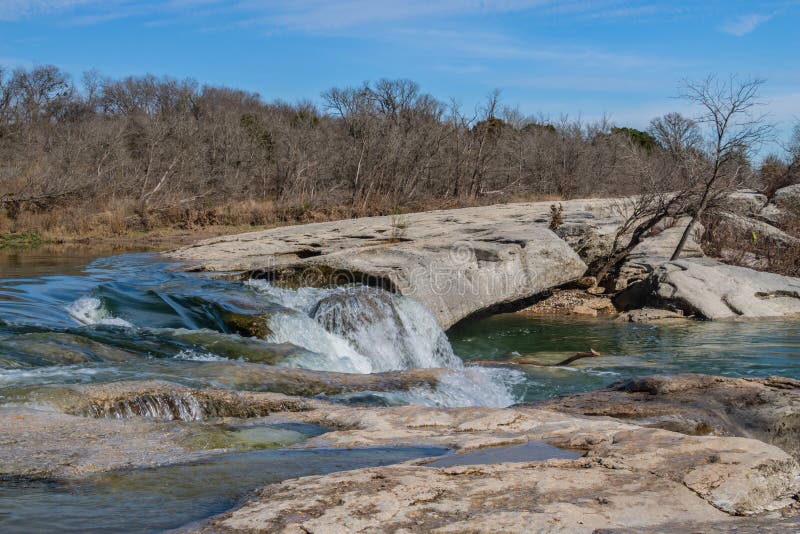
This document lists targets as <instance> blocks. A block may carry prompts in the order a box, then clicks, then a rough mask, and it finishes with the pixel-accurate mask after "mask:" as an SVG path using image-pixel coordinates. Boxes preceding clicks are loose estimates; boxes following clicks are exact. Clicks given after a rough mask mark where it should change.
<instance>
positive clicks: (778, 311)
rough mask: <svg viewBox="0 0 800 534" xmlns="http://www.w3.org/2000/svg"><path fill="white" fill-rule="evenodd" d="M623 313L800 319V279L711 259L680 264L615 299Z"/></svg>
mask: <svg viewBox="0 0 800 534" xmlns="http://www.w3.org/2000/svg"><path fill="white" fill-rule="evenodd" d="M615 304H616V305H617V306H618V307H620V308H622V309H632V308H639V307H643V306H654V307H661V308H668V309H675V310H682V311H684V312H686V313H687V314H691V315H697V316H698V317H701V318H705V319H726V318H736V317H782V316H791V315H797V314H800V279H798V278H792V277H789V276H782V275H779V274H773V273H766V272H762V271H755V270H753V269H748V268H746V267H737V266H733V265H726V264H723V263H720V262H717V261H715V260H710V259H689V260H676V261H671V262H668V263H665V264H663V265H661V266H660V267H658V268H657V269H656V270H655V271H654V272H653V274H651V275H650V276H649V277H648V278H647V279H646V280H645V281H643V282H641V283H639V284H636V285H634V286H631V287H630V288H628V289H627V290H626V291H625V292H623V293H621V294H620V295H618V296H617V298H616V299H615Z"/></svg>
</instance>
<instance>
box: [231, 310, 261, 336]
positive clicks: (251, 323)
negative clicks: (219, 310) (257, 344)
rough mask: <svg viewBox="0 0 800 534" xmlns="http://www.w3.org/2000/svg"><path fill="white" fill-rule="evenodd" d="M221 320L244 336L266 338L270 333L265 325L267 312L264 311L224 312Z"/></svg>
mask: <svg viewBox="0 0 800 534" xmlns="http://www.w3.org/2000/svg"><path fill="white" fill-rule="evenodd" d="M222 320H223V322H224V323H225V325H226V326H227V327H228V328H230V329H232V330H233V331H234V332H236V333H237V334H239V335H241V336H244V337H257V338H259V339H266V338H267V337H268V336H269V335H270V334H271V333H272V330H270V328H269V326H267V323H268V321H269V314H266V313H255V314H246V313H234V312H226V313H224V314H223V315H222Z"/></svg>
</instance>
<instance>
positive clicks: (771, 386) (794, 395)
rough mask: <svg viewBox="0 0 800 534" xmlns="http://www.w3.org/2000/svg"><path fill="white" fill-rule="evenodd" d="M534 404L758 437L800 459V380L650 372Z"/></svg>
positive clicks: (643, 423)
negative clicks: (592, 389) (650, 373)
mask: <svg viewBox="0 0 800 534" xmlns="http://www.w3.org/2000/svg"><path fill="white" fill-rule="evenodd" d="M535 406H537V407H539V408H546V409H550V410H558V411H562V412H566V413H571V414H579V415H590V416H605V417H612V418H614V419H618V420H622V421H626V422H629V423H635V424H637V425H641V426H646V427H653V428H662V429H666V430H673V431H676V432H681V433H683V434H690V435H706V436H742V437H748V438H755V439H758V440H761V441H764V442H766V443H771V444H773V445H777V446H778V447H780V448H782V449H783V450H785V451H786V452H788V453H789V454H791V455H793V456H794V457H795V458H796V459H798V460H800V381H798V380H792V379H790V378H782V377H770V378H726V377H721V376H710V375H700V374H680V375H674V376H649V377H644V378H634V379H630V380H625V381H622V382H618V383H615V384H612V385H610V386H609V387H608V388H606V389H601V390H598V391H592V392H589V393H583V394H579V395H571V396H567V397H558V398H555V399H551V400H548V401H545V402H540V403H536V404H535Z"/></svg>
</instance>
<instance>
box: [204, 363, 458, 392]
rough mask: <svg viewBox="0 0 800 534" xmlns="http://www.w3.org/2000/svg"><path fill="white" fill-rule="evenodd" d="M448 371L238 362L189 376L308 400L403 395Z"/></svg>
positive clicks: (212, 366) (213, 365)
mask: <svg viewBox="0 0 800 534" xmlns="http://www.w3.org/2000/svg"><path fill="white" fill-rule="evenodd" d="M447 372H450V371H449V370H447V369H427V368H426V369H408V370H405V371H390V372H384V373H372V374H357V373H334V372H327V371H312V370H307V369H297V368H290V367H272V366H268V365H253V364H248V363H239V362H207V363H200V364H196V365H195V366H194V367H193V370H192V374H193V376H196V377H198V378H206V379H209V380H213V381H214V382H215V383H218V384H220V385H221V386H224V387H229V388H233V389H240V390H249V391H272V392H278V393H283V394H285V395H299V396H304V397H310V396H314V395H338V394H341V393H352V392H357V391H406V390H409V389H412V388H417V387H427V388H431V387H436V385H437V384H438V383H439V380H440V378H441V376H442V374H443V373H447Z"/></svg>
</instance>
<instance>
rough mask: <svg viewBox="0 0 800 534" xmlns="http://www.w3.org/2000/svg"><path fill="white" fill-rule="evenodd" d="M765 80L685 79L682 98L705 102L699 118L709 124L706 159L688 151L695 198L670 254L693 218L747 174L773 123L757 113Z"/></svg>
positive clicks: (686, 234)
mask: <svg viewBox="0 0 800 534" xmlns="http://www.w3.org/2000/svg"><path fill="white" fill-rule="evenodd" d="M763 83H764V81H763V80H759V79H754V80H738V79H737V78H736V77H733V76H732V77H730V78H729V79H727V80H724V81H721V80H719V79H717V78H715V77H713V76H711V77H708V78H706V79H705V80H703V81H701V82H685V84H684V88H685V93H684V95H683V98H684V99H686V100H687V101H689V102H691V103H692V104H695V105H697V106H699V107H700V108H701V110H702V111H701V114H700V116H699V117H698V118H697V123H698V124H700V125H702V126H704V127H705V129H706V137H705V141H706V146H705V147H704V148H705V150H704V152H705V156H706V160H707V163H708V164H707V165H704V164H698V163H699V162H698V158H697V157H696V155H695V154H693V153H687V154H686V156H685V158H687V159H688V161H687V162H686V163H685V164H684V167H685V168H687V169H689V170H690V172H691V174H692V176H691V177H692V178H693V180H692V182H693V183H692V184H690V187H691V188H692V189H693V190H694V192H695V196H696V199H695V201H694V205H693V206H692V210H691V211H692V217H691V220H690V221H689V224H688V225H687V226H686V229H685V230H684V232H683V235H682V236H681V239H680V241H679V242H678V245H677V246H676V247H675V251H674V252H673V253H672V258H671V259H672V260H676V259H678V258H679V257H680V255H681V252H683V248H684V246H686V241H687V240H688V238H689V236H690V235H691V234H692V232H693V231H694V227H695V224H696V223H697V221H698V219H700V217H702V215H703V214H704V213H705V211H706V209H707V208H708V207H709V205H711V204H713V203H714V202H715V201H717V200H718V199H719V198H720V196H722V195H723V194H725V192H726V191H729V190H730V188H732V187H733V186H735V185H736V184H737V183H739V182H740V181H741V179H742V178H743V172H744V171H745V170H746V165H744V162H745V161H746V158H747V156H748V155H749V154H750V153H751V152H752V150H753V149H754V148H755V147H756V146H757V145H758V144H759V143H760V142H761V141H763V140H764V138H765V137H766V136H767V134H768V133H769V131H770V127H769V126H768V125H766V124H765V123H764V120H765V117H764V115H763V114H759V113H757V110H758V107H759V102H758V90H759V88H760V87H761V85H762V84H763Z"/></svg>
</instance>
